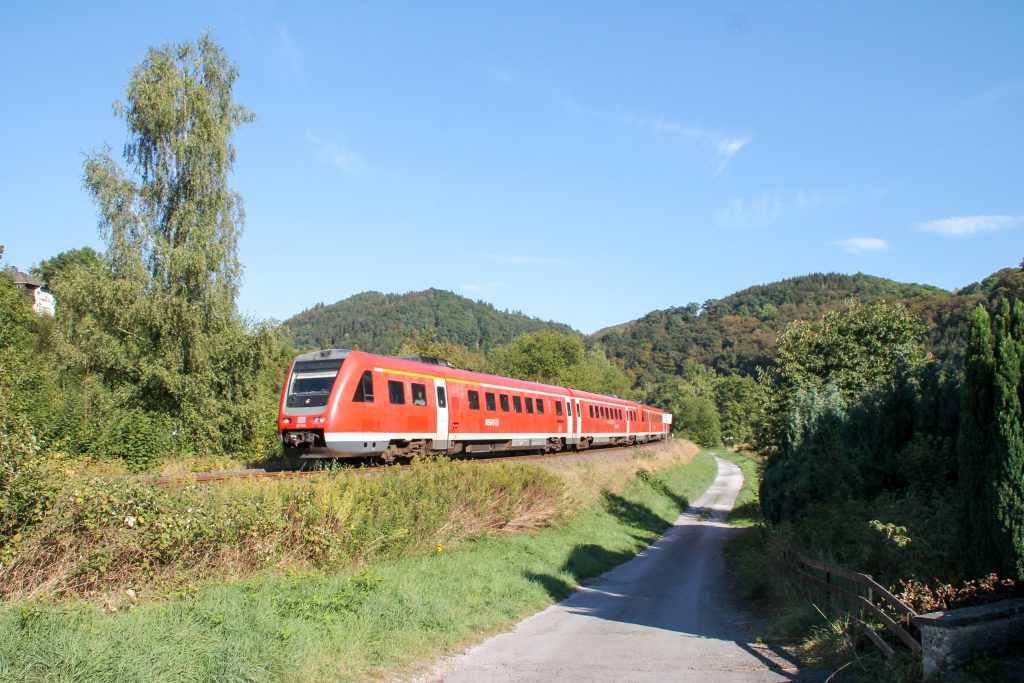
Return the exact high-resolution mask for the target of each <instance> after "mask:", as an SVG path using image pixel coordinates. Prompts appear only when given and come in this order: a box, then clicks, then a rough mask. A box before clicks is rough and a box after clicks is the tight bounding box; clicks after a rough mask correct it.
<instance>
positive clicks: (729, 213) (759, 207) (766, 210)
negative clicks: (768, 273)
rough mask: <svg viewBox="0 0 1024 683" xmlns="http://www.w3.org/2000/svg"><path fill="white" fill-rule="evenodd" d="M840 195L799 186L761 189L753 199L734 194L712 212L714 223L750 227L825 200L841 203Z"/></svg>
mask: <svg viewBox="0 0 1024 683" xmlns="http://www.w3.org/2000/svg"><path fill="white" fill-rule="evenodd" d="M843 201H845V199H844V198H843V197H842V196H841V195H827V194H823V193H821V192H818V191H810V190H798V191H797V192H795V193H793V194H787V193H783V192H762V193H761V194H759V195H758V196H756V197H754V198H752V199H742V198H739V197H737V198H735V199H733V200H732V201H731V202H729V205H728V206H726V207H725V208H723V209H721V210H719V211H718V212H717V213H715V225H718V226H721V227H752V226H757V225H766V224H769V223H774V222H775V221H778V220H780V219H782V218H785V217H787V216H792V215H794V214H798V213H802V212H804V211H809V210H811V209H814V208H816V207H819V206H822V205H826V204H841V203H843Z"/></svg>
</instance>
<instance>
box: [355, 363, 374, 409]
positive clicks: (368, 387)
mask: <svg viewBox="0 0 1024 683" xmlns="http://www.w3.org/2000/svg"><path fill="white" fill-rule="evenodd" d="M352 400H353V401H355V402H356V403H373V373H372V372H370V371H369V370H367V371H366V372H364V373H363V376H362V377H360V378H359V384H357V385H356V393H355V395H354V396H352Z"/></svg>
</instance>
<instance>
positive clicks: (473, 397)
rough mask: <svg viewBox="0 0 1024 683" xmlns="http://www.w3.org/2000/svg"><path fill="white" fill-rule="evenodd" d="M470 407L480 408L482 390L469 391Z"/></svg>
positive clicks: (472, 408) (473, 408)
mask: <svg viewBox="0 0 1024 683" xmlns="http://www.w3.org/2000/svg"><path fill="white" fill-rule="evenodd" d="M469 409H470V410H480V392H479V391H472V390H471V391H470V392H469Z"/></svg>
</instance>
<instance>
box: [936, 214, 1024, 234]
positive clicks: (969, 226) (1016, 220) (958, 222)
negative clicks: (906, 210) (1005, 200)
mask: <svg viewBox="0 0 1024 683" xmlns="http://www.w3.org/2000/svg"><path fill="white" fill-rule="evenodd" d="M1021 222H1024V216H952V217H950V218H940V219H939V220H934V221H925V222H923V223H918V224H917V229H918V230H921V231H923V232H934V233H938V234H940V235H949V236H951V237H968V236H970V235H976V234H978V233H979V232H992V231H993V230H1003V229H1004V228H1012V227H1014V226H1016V225H1019V224H1020V223H1021Z"/></svg>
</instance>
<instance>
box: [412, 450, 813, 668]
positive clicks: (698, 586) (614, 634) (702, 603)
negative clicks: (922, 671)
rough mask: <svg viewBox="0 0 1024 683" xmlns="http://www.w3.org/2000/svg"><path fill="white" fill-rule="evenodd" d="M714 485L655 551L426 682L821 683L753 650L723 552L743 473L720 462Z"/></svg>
mask: <svg viewBox="0 0 1024 683" xmlns="http://www.w3.org/2000/svg"><path fill="white" fill-rule="evenodd" d="M716 460H717V461H718V475H717V477H716V478H715V481H714V482H713V483H712V485H711V487H710V488H709V489H708V490H707V491H706V492H705V493H704V494H703V495H702V496H701V497H700V498H699V499H697V501H696V502H695V503H694V504H693V506H692V507H690V508H689V510H687V512H686V513H685V514H683V515H682V516H680V517H679V519H678V520H676V522H675V524H674V525H673V526H672V527H671V528H670V529H669V530H668V531H667V532H666V533H665V534H664V535H663V536H662V537H661V538H659V539H658V540H657V541H656V542H655V543H654V544H653V545H652V546H650V547H649V548H648V549H647V550H645V551H644V552H643V553H641V554H640V555H639V556H637V557H636V558H635V559H633V560H630V561H629V562H627V563H625V564H623V565H620V566H619V567H617V568H616V569H613V570H612V571H610V572H608V573H607V574H605V575H604V576H601V577H599V578H598V579H596V580H594V581H593V582H591V583H590V584H589V585H586V586H584V587H582V588H580V590H578V591H577V592H576V593H574V594H573V595H572V596H571V597H569V598H568V599H566V600H565V601H563V602H561V603H559V604H557V605H553V606H551V607H549V608H548V609H546V610H544V611H543V612H540V613H539V614H536V615H534V616H532V617H530V618H529V619H526V620H525V621H523V622H521V623H520V624H519V625H518V626H517V627H516V628H515V630H514V631H511V632H509V633H505V634H502V635H499V636H496V637H494V638H491V639H490V640H488V641H486V642H484V643H482V644H481V645H479V646H477V647H474V648H472V649H470V650H469V651H468V652H467V653H465V654H463V655H461V656H458V657H454V658H449V659H447V660H445V661H443V662H441V663H439V664H438V666H437V667H436V668H435V669H434V671H433V672H431V673H430V674H429V675H428V677H427V680H445V681H451V682H452V683H461V682H465V681H472V682H474V683H476V682H479V681H700V682H701V683H714V682H718V681H737V682H744V683H746V682H755V681H756V682H761V681H817V680H823V678H824V677H823V676H821V675H820V672H813V673H808V674H801V673H800V672H799V671H797V670H796V669H795V668H794V667H793V666H792V665H791V664H789V663H788V662H786V661H785V660H784V659H782V658H781V657H779V656H778V655H777V654H776V653H773V652H771V651H769V650H767V649H766V648H764V647H763V646H758V645H754V644H751V643H750V642H749V636H748V635H747V633H746V632H745V631H744V629H743V628H742V627H741V626H740V625H739V624H740V618H739V617H738V616H737V614H736V612H735V611H734V610H733V609H731V608H730V607H729V605H730V602H731V600H730V598H731V596H730V595H729V586H728V584H727V582H726V581H725V579H724V578H723V577H724V572H723V563H722V546H723V545H724V544H725V542H726V541H727V540H728V539H730V538H732V537H733V536H734V535H736V534H738V533H741V532H740V530H738V529H734V528H732V527H730V526H729V525H728V524H726V523H725V518H726V515H727V513H728V511H729V510H730V509H731V508H732V506H733V504H734V503H735V501H736V496H737V494H738V493H739V490H740V487H741V486H742V483H743V474H742V472H741V471H740V469H739V468H738V467H736V466H735V465H733V464H732V463H730V462H727V461H725V460H722V459H721V458H716Z"/></svg>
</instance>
